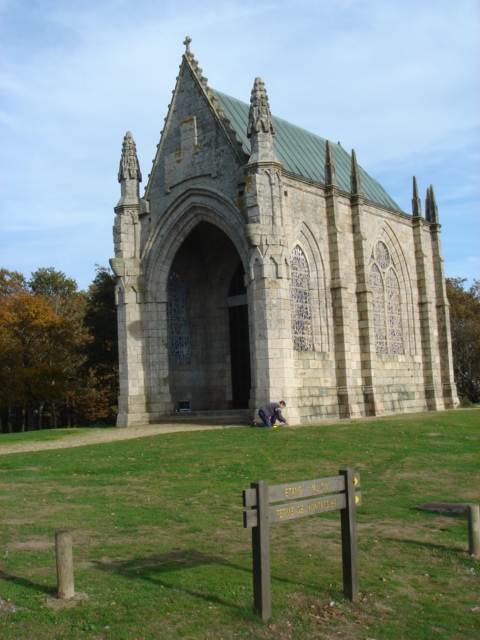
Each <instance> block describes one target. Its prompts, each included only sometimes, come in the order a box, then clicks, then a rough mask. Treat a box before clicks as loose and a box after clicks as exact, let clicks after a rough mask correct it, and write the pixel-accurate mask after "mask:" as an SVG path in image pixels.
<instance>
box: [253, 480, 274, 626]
mask: <svg viewBox="0 0 480 640" xmlns="http://www.w3.org/2000/svg"><path fill="white" fill-rule="evenodd" d="M250 486H251V488H252V489H255V491H256V493H257V514H258V515H257V518H258V519H257V526H256V527H252V557H253V606H254V609H255V610H256V611H257V613H259V614H260V615H261V616H262V620H265V621H266V620H269V619H270V618H271V617H272V595H271V587H270V523H269V519H268V482H265V481H264V480H257V481H256V482H252V483H251V485H250Z"/></svg>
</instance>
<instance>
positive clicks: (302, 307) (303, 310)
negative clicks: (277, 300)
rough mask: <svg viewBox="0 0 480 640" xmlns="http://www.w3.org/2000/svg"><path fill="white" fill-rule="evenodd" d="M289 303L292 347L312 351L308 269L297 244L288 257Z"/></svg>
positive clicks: (303, 255)
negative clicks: (289, 257)
mask: <svg viewBox="0 0 480 640" xmlns="http://www.w3.org/2000/svg"><path fill="white" fill-rule="evenodd" d="M290 305H291V313H292V334H293V346H294V349H296V350H297V351H312V350H313V339H312V315H311V313H310V294H309V271H308V264H307V260H306V258H305V254H304V253H303V251H302V250H301V249H300V247H299V246H298V245H297V246H296V247H295V248H294V250H293V251H292V255H291V259H290Z"/></svg>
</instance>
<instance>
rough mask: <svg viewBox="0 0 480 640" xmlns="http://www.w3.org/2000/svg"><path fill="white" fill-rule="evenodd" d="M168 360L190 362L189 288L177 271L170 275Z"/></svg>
mask: <svg viewBox="0 0 480 640" xmlns="http://www.w3.org/2000/svg"><path fill="white" fill-rule="evenodd" d="M167 327H168V361H169V362H172V363H175V364H188V363H189V362H190V336H189V331H188V315H187V289H186V287H185V282H184V281H183V279H182V278H181V276H179V275H178V273H177V272H176V271H172V272H171V273H170V276H169V277H168V285H167Z"/></svg>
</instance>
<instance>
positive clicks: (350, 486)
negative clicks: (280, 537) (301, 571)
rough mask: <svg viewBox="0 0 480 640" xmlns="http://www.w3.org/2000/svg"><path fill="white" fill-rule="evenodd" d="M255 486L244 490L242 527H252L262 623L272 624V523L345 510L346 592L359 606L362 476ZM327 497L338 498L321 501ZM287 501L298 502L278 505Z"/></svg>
mask: <svg viewBox="0 0 480 640" xmlns="http://www.w3.org/2000/svg"><path fill="white" fill-rule="evenodd" d="M250 486H251V488H250V489H245V490H244V491H243V506H244V507H246V508H247V511H244V512H243V526H244V527H245V528H251V529H252V558H253V605H254V609H255V610H256V611H257V612H258V613H259V614H260V615H261V616H262V619H263V620H269V619H270V618H271V616H272V598H271V589H270V524H271V523H274V522H284V521H286V520H293V519H296V518H303V517H305V516H311V515H316V514H319V513H327V512H328V511H339V510H340V511H341V530H342V560H343V592H344V594H345V597H346V598H348V599H349V600H352V601H353V602H356V601H357V600H358V597H359V595H358V554H357V526H356V522H357V521H356V507H358V506H359V505H361V500H362V496H361V493H360V492H358V491H355V489H356V488H357V487H359V486H360V474H358V473H354V471H353V469H349V468H347V469H341V470H340V471H339V475H338V476H333V477H330V478H319V479H315V480H304V481H302V482H295V483H290V484H279V485H276V486H274V487H269V486H268V483H267V482H265V481H264V480H257V481H256V482H252V484H251V485H250ZM335 492H338V493H335ZM323 494H334V495H328V496H326V497H320V498H319V497H318V496H321V495H323ZM310 496H317V497H314V498H311V497H310ZM285 500H287V501H290V500H296V501H295V502H287V503H286V504H275V503H280V502H282V501H285ZM271 505H273V506H271Z"/></svg>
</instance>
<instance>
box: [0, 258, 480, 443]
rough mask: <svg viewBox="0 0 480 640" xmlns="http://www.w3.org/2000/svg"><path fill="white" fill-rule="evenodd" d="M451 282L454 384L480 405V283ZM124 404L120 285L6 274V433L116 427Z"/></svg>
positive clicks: (1, 333)
mask: <svg viewBox="0 0 480 640" xmlns="http://www.w3.org/2000/svg"><path fill="white" fill-rule="evenodd" d="M465 283H466V280H465V279H462V278H447V280H446V285H447V294H448V300H449V303H450V322H451V330H452V347H453V359H454V372H455V382H456V384H457V390H458V393H459V396H460V397H461V398H462V399H463V401H464V403H469V402H472V403H478V402H480V281H479V280H474V284H473V285H472V286H470V287H469V288H466V285H465ZM117 398H118V337H117V318H116V306H115V277H114V275H113V274H112V273H111V272H110V270H109V269H106V268H104V267H97V269H96V276H95V278H94V280H93V282H92V284H91V285H90V286H89V287H88V289H87V291H79V290H78V287H77V283H76V282H75V280H73V279H72V278H68V277H67V276H66V275H65V274H64V273H62V272H61V271H56V270H55V269H53V268H52V267H49V268H41V269H38V270H37V271H35V272H33V273H32V274H31V277H30V279H29V280H27V279H26V278H25V276H24V275H23V274H21V273H19V272H18V271H8V270H7V269H0V428H1V431H2V432H4V433H6V432H11V431H25V430H33V429H46V428H57V427H76V426H87V425H95V424H110V425H112V424H114V423H115V419H116V414H117Z"/></svg>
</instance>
